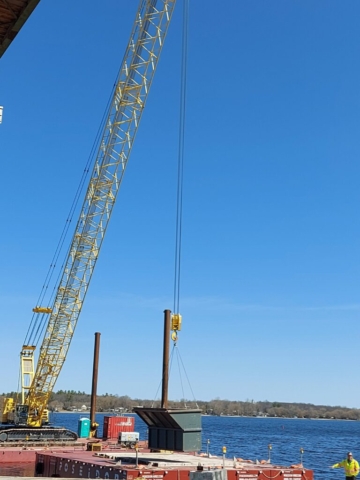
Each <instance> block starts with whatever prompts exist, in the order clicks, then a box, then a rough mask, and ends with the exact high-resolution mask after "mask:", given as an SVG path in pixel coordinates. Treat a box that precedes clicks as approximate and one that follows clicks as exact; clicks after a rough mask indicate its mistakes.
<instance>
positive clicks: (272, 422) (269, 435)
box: [51, 413, 360, 480]
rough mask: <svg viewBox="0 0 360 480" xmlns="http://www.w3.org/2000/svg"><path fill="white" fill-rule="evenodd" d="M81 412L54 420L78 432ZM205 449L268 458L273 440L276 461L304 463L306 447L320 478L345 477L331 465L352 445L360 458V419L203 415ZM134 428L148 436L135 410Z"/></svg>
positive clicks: (230, 455)
mask: <svg viewBox="0 0 360 480" xmlns="http://www.w3.org/2000/svg"><path fill="white" fill-rule="evenodd" d="M104 415H105V414H97V415H96V421H97V422H98V423H99V425H100V426H99V429H98V434H99V436H101V435H102V425H103V423H104ZM82 416H86V415H83V414H80V413H53V414H52V417H51V422H52V423H53V424H54V425H58V426H64V427H67V428H69V429H71V430H73V431H75V432H77V428H78V421H79V419H80V418H81V417H82ZM202 428H203V434H202V439H203V445H202V451H203V452H207V448H209V453H210V454H211V455H218V456H220V457H221V456H222V447H223V446H226V448H227V453H226V457H227V458H233V457H236V458H243V459H246V460H254V461H255V460H259V461H261V460H267V459H268V458H269V448H268V446H269V444H271V446H272V449H271V450H270V454H271V462H272V463H273V464H274V465H285V466H289V465H293V464H298V463H300V459H301V457H300V449H301V448H303V449H304V453H303V457H302V460H303V464H304V466H305V468H309V469H311V470H314V476H315V479H316V480H322V479H325V478H326V479H329V480H331V479H334V480H335V479H343V478H344V475H343V472H342V471H340V470H331V469H330V468H329V466H330V465H332V464H334V463H336V462H338V461H340V460H343V459H344V458H345V457H346V453H347V452H348V451H349V450H351V451H352V453H353V454H354V457H355V458H357V459H358V460H360V422H351V421H337V420H305V419H285V418H281V419H280V418H245V417H212V416H203V417H202ZM135 431H136V432H139V433H140V440H146V439H147V427H146V425H145V424H144V423H143V421H142V420H141V419H140V418H139V417H138V416H135ZM208 440H209V442H210V443H209V444H208V442H207V441H208Z"/></svg>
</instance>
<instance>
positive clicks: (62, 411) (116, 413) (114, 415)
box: [50, 410, 360, 422]
mask: <svg viewBox="0 0 360 480" xmlns="http://www.w3.org/2000/svg"><path fill="white" fill-rule="evenodd" d="M52 413H60V414H66V415H67V414H71V415H90V412H89V411H88V410H85V411H83V412H74V411H68V410H61V411H58V412H50V414H52ZM96 414H101V415H108V416H113V417H121V416H126V415H136V413H134V412H126V413H118V412H96ZM201 416H202V417H213V418H215V417H216V418H217V417H220V418H263V419H264V420H307V421H309V420H315V421H325V422H333V421H336V422H359V421H360V420H351V419H349V418H316V417H311V418H299V417H265V416H262V415H259V416H253V415H207V414H206V413H203V414H202V415H201Z"/></svg>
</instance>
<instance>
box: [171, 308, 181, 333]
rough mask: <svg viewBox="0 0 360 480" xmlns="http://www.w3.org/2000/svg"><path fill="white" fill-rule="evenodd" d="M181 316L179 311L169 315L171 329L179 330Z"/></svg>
mask: <svg viewBox="0 0 360 480" xmlns="http://www.w3.org/2000/svg"><path fill="white" fill-rule="evenodd" d="M181 321H182V316H181V315H180V314H179V313H173V314H172V315H171V330H175V331H176V332H179V331H180V330H181Z"/></svg>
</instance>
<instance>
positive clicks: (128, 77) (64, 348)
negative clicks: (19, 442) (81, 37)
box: [0, 0, 176, 441]
mask: <svg viewBox="0 0 360 480" xmlns="http://www.w3.org/2000/svg"><path fill="white" fill-rule="evenodd" d="M175 4H176V0H140V4H139V7H138V10H137V12H136V18H135V22H134V25H133V28H132V32H131V36H130V40H129V43H128V46H127V48H126V52H125V55H124V58H123V62H122V65H121V68H120V70H119V75H118V79H117V81H116V83H115V87H114V92H113V97H112V101H111V104H110V107H109V109H108V113H107V119H106V122H105V124H104V129H103V133H102V136H101V138H100V142H99V146H98V152H97V156H96V160H95V164H94V169H93V172H92V175H91V179H90V182H89V185H88V188H87V192H86V195H85V199H84V202H83V205H82V208H81V212H80V216H79V219H78V222H77V225H76V228H75V233H74V235H73V238H72V242H71V245H70V249H69V253H68V257H67V260H66V263H65V268H64V270H63V272H62V277H61V279H60V282H59V286H58V289H57V293H56V295H55V300H54V302H53V305H52V307H51V308H47V307H36V309H37V310H38V311H39V312H40V313H45V314H46V313H47V314H48V315H49V319H48V322H47V326H46V331H45V334H44V337H43V341H42V344H41V347H40V352H39V358H38V361H37V364H36V368H35V369H34V349H35V347H34V346H33V345H24V346H23V349H22V351H21V365H22V373H21V376H22V397H23V400H22V403H16V402H15V401H14V400H13V399H7V401H6V402H5V407H4V412H3V420H5V421H6V422H9V421H11V422H12V423H13V424H15V425H17V426H18V428H11V426H9V428H4V429H2V430H1V431H0V441H11V440H12V439H13V438H15V439H19V438H25V437H27V436H29V435H37V434H35V433H34V431H35V430H36V429H33V428H31V427H42V424H43V418H44V414H45V413H46V408H47V404H48V401H49V397H50V394H51V392H52V391H53V389H54V385H55V383H56V380H57V378H58V376H59V374H60V371H61V368H62V366H63V364H64V361H65V359H66V355H67V352H68V349H69V346H70V343H71V339H72V337H73V335H74V331H75V328H76V324H77V321H78V319H79V315H80V312H81V308H82V306H83V303H84V299H85V296H86V293H87V290H88V287H89V284H90V280H91V277H92V274H93V271H94V268H95V265H96V261H97V258H98V256H99V252H100V248H101V245H102V242H103V239H104V236H105V232H106V229H107V226H108V222H109V220H110V216H111V213H112V210H113V207H114V204H115V201H116V197H117V194H118V191H119V187H120V184H121V181H122V179H123V175H124V172H125V168H126V165H127V162H128V159H129V156H130V152H131V149H132V146H133V142H134V139H135V135H136V132H137V129H138V126H139V122H140V119H141V116H142V113H143V110H144V107H145V103H146V99H147V96H148V94H149V89H150V86H151V84H152V80H153V76H154V73H155V70H156V67H157V64H158V61H159V56H160V53H161V51H162V48H163V45H164V40H165V37H166V33H167V30H168V27H169V24H170V21H171V18H172V14H173V11H174V8H175ZM36 309H35V310H36ZM10 413H11V414H12V415H10ZM21 426H22V428H20V427H21ZM41 430H42V432H44V437H43V438H44V440H46V439H49V438H51V439H52V438H56V439H59V435H58V434H57V433H56V432H54V430H53V429H51V428H45V427H42V428H41ZM51 430H52V431H53V433H51ZM21 432H22V433H21ZM70 433H72V432H70ZM37 436H38V435H37ZM60 436H61V438H60V439H61V440H64V439H65V440H66V439H70V438H69V436H68V434H66V433H63V434H62V433H61V435H60ZM70 437H71V435H70Z"/></svg>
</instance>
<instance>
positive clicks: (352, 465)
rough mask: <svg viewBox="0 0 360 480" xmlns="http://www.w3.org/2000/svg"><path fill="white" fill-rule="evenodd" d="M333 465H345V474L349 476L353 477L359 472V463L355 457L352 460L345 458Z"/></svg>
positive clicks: (335, 466)
mask: <svg viewBox="0 0 360 480" xmlns="http://www.w3.org/2000/svg"><path fill="white" fill-rule="evenodd" d="M333 467H334V468H340V467H344V469H345V475H346V476H347V477H353V476H354V477H356V475H357V474H358V473H359V463H358V462H357V461H356V460H355V459H352V460H351V461H350V462H349V461H348V460H347V459H345V460H343V461H342V462H339V463H335V465H333Z"/></svg>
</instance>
